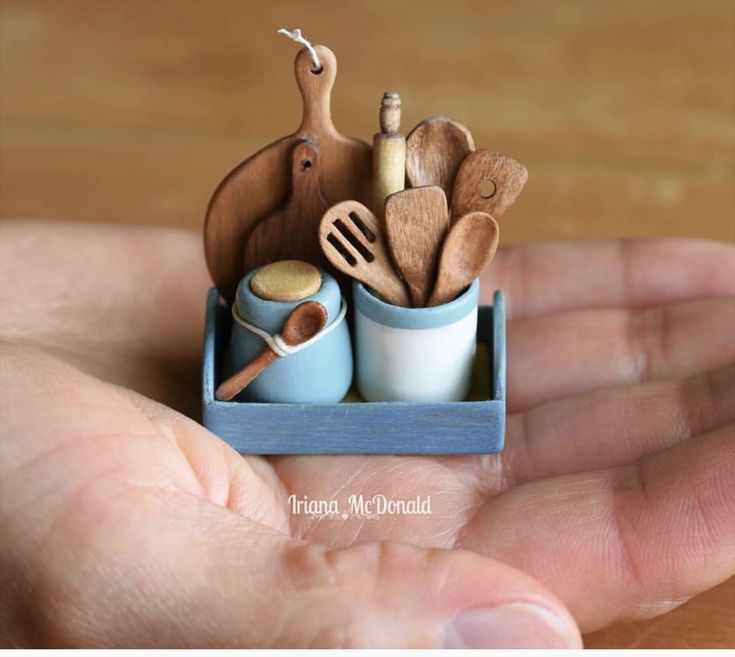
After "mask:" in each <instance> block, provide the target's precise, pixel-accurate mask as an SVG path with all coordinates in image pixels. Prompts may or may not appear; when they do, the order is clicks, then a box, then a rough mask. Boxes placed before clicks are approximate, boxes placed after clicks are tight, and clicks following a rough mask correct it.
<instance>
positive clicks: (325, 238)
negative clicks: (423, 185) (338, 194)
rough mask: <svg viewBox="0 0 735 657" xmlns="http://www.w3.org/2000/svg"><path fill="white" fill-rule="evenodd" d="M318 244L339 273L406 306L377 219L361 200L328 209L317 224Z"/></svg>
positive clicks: (407, 301)
mask: <svg viewBox="0 0 735 657" xmlns="http://www.w3.org/2000/svg"><path fill="white" fill-rule="evenodd" d="M319 243H320V244H321V247H322V251H323V252H324V255H325V256H327V259H328V260H329V262H331V263H332V265H334V267H336V268H337V269H339V270H340V271H341V272H344V273H345V274H347V275H348V276H351V277H352V278H356V279H357V280H358V281H361V282H362V283H364V284H365V285H367V286H369V287H370V288H372V289H373V290H374V291H375V292H377V293H378V294H379V295H380V296H381V297H383V298H384V299H385V300H386V301H387V302H388V303H391V304H393V305H394V306H403V307H407V306H409V305H410V302H409V298H408V293H407V291H406V288H405V286H404V284H403V281H401V279H400V278H398V275H397V274H396V272H395V270H394V269H393V264H392V263H391V260H390V255H389V254H388V249H387V246H386V244H385V242H384V238H383V232H382V229H381V227H380V222H379V221H378V218H377V217H376V216H375V215H374V214H373V213H372V212H371V211H370V210H369V209H368V208H366V207H365V206H364V205H363V204H362V203H358V202H357V201H343V202H342V203H338V204H337V205H335V206H333V207H331V208H329V210H327V211H326V213H325V214H324V216H323V217H322V220H321V223H320V224H319Z"/></svg>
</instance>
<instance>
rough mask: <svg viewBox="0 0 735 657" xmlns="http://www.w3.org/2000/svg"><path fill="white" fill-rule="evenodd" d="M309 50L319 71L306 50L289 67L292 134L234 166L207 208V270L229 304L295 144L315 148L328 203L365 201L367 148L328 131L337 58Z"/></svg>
mask: <svg viewBox="0 0 735 657" xmlns="http://www.w3.org/2000/svg"><path fill="white" fill-rule="evenodd" d="M314 47H315V48H316V51H317V53H318V55H319V60H320V61H321V64H322V69H321V70H320V71H315V70H313V68H312V67H313V64H312V60H311V55H310V54H309V51H308V50H307V49H306V48H303V49H302V50H300V51H299V53H298V54H297V55H296V61H295V64H294V68H295V71H296V82H297V83H298V86H299V89H300V91H301V96H302V98H303V118H302V120H301V125H300V126H299V128H298V130H296V132H295V133H294V134H292V135H289V136H288V137H284V138H283V139H279V140H278V141H276V142H274V143H272V144H270V145H269V146H266V147H265V148H263V149H262V150H260V151H258V152H257V153H256V154H255V155H253V156H252V157H250V158H248V159H247V160H245V161H244V162H242V163H241V164H239V165H238V166H237V167H235V169H233V170H232V171H231V172H230V173H229V174H228V175H227V176H226V177H225V179H224V180H223V181H222V182H221V183H220V185H219V187H218V188H217V189H216V190H215V192H214V195H213V196H212V200H211V201H210V202H209V207H208V208H207V216H206V221H205V226H204V250H205V254H206V257H207V266H208V267H209V272H210V274H211V275H212V280H213V281H214V284H215V285H216V286H217V289H218V290H219V292H220V294H222V296H223V297H224V298H225V299H227V300H228V301H230V302H231V301H232V300H233V299H234V297H235V289H236V288H237V284H238V283H239V281H240V278H242V276H243V275H244V273H245V272H246V271H249V270H250V269H252V267H250V264H249V263H248V262H247V261H246V260H245V258H244V253H245V245H246V243H247V239H248V237H249V235H250V233H251V231H252V230H253V228H254V226H255V224H256V223H257V222H258V221H259V220H260V219H262V218H263V217H264V216H266V215H268V214H269V213H270V212H273V210H274V209H275V208H276V207H278V206H279V205H280V204H281V203H283V201H284V199H285V197H286V195H287V193H288V188H289V183H290V180H291V166H290V163H291V159H290V154H291V148H292V147H293V145H294V143H295V142H297V141H300V140H302V139H308V140H310V141H311V142H312V143H314V144H315V145H316V146H317V148H318V149H319V156H320V161H319V163H320V168H321V175H320V182H321V185H322V191H323V193H324V196H325V197H326V199H327V201H328V202H329V203H330V204H331V203H337V202H338V201H343V200H345V199H348V198H355V199H358V200H364V201H366V202H367V201H368V199H369V198H370V169H371V154H370V146H368V145H367V144H366V143H365V142H363V141H359V140H357V139H351V138H349V137H344V136H342V135H341V134H339V133H338V132H337V129H336V128H335V127H334V124H333V123H332V118H331V113H330V108H329V104H330V98H331V92H332V86H333V85H334V79H335V77H336V74H337V60H336V58H335V56H334V53H333V52H332V51H331V50H329V48H326V47H324V46H319V45H317V46H314ZM299 232H300V233H301V230H300V231H299ZM302 235H303V233H302Z"/></svg>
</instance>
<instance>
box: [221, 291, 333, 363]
mask: <svg viewBox="0 0 735 657" xmlns="http://www.w3.org/2000/svg"><path fill="white" fill-rule="evenodd" d="M346 315H347V302H346V301H345V298H344V297H342V305H341V307H340V309H339V315H337V317H335V319H334V321H333V322H332V323H331V324H330V325H329V326H326V327H324V328H323V329H322V330H321V331H319V333H317V334H316V335H315V336H313V337H311V338H309V339H308V340H307V341H306V342H302V343H301V344H286V343H285V342H284V341H283V337H281V334H280V333H277V334H276V335H271V334H270V333H268V331H264V330H263V329H262V328H260V327H258V326H255V324H251V323H250V322H246V321H245V320H244V319H243V318H242V317H240V315H239V313H238V312H237V304H234V303H233V304H232V318H233V319H234V320H235V322H237V323H238V324H239V325H240V326H242V327H243V328H244V329H245V330H247V331H250V332H251V333H252V334H254V335H257V336H258V337H259V338H260V339H261V340H263V341H264V342H265V343H266V344H267V345H268V347H269V348H270V349H271V350H272V351H273V352H274V353H276V354H278V356H279V357H280V358H286V356H290V355H291V354H296V353H298V352H299V351H301V350H302V349H306V348H307V347H310V346H311V345H313V344H314V343H315V342H317V341H319V340H321V339H322V338H324V337H326V336H327V335H329V334H330V333H331V332H332V331H334V329H336V328H337V327H338V326H339V325H340V324H341V323H342V322H343V321H344V319H345V317H346Z"/></svg>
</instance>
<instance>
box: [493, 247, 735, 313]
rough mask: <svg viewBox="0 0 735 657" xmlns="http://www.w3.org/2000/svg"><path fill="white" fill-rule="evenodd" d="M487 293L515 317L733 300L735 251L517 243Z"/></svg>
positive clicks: (507, 250) (504, 252) (501, 254)
mask: <svg viewBox="0 0 735 657" xmlns="http://www.w3.org/2000/svg"><path fill="white" fill-rule="evenodd" d="M482 289H483V291H482V293H481V294H482V297H483V302H485V303H489V302H490V300H491V298H492V293H493V291H494V290H496V289H501V290H503V291H504V292H505V295H506V298H507V306H508V314H509V316H511V317H531V316H535V315H543V314H548V313H553V312H559V311H565V310H579V309H583V308H609V307H643V306H653V305H659V304H663V303H670V302H676V301H687V300H691V299H701V298H705V297H712V296H721V295H729V294H735V246H733V245H730V244H725V243H720V242H712V241H706V240H694V239H621V240H610V241H596V242H539V243H529V244H514V245H511V246H507V247H504V248H502V249H500V250H499V251H498V253H497V255H496V256H495V260H494V261H493V263H492V264H491V266H490V268H489V269H488V270H487V272H486V273H485V275H484V276H483V278H482Z"/></svg>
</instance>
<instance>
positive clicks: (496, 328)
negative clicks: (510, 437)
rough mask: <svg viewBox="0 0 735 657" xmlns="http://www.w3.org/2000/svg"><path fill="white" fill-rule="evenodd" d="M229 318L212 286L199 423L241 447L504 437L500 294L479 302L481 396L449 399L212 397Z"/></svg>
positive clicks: (421, 446) (471, 445)
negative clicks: (484, 355) (483, 355)
mask: <svg viewBox="0 0 735 657" xmlns="http://www.w3.org/2000/svg"><path fill="white" fill-rule="evenodd" d="M231 324H232V317H231V315H230V312H229V308H228V307H227V306H226V305H225V304H224V303H223V302H222V301H221V300H220V298H219V294H218V292H217V290H216V288H212V289H211V290H210V291H209V295H208V297H207V315H206V322H205V327H204V357H203V367H202V401H203V422H204V426H205V427H207V428H208V429H209V430H210V431H212V432H213V433H215V434H216V435H218V436H219V437H220V438H222V439H223V440H224V441H226V442H227V443H228V444H229V445H231V446H232V447H233V448H234V449H236V450H237V451H238V452H240V453H241V454H488V453H492V452H499V451H500V450H502V449H503V443H504V440H505V300H504V298H503V293H502V292H501V291H499V290H498V291H496V292H495V295H494V297H493V305H492V306H481V307H480V310H479V316H478V325H477V338H478V344H484V345H486V346H487V350H488V354H490V355H491V361H492V362H491V364H490V367H489V370H488V371H487V377H488V381H487V386H486V388H487V389H488V390H489V391H490V393H489V395H488V397H489V399H483V400H480V401H461V402H449V403H446V402H445V403H414V402H370V403H368V402H362V401H360V402H342V403H339V404H261V403H252V402H251V403H243V402H235V401H231V402H220V401H216V400H215V398H214V390H215V388H216V387H217V383H218V382H219V376H220V366H221V363H222V362H223V358H224V353H225V350H226V348H227V345H228V344H229V339H230V328H231Z"/></svg>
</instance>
